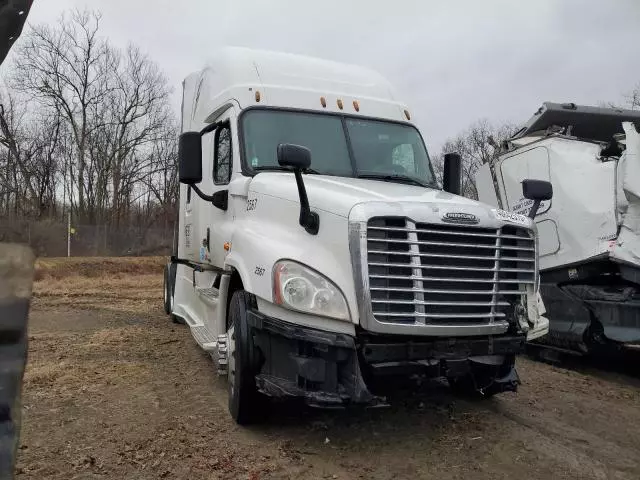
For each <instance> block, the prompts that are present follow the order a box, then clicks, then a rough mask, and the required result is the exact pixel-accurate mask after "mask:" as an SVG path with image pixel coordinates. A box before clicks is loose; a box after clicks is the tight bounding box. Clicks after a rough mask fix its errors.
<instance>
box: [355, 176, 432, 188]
mask: <svg viewBox="0 0 640 480" xmlns="http://www.w3.org/2000/svg"><path fill="white" fill-rule="evenodd" d="M358 178H366V179H371V180H382V181H384V182H399V183H407V184H409V185H417V186H419V187H425V188H427V187H431V186H432V185H429V184H427V183H425V182H423V181H421V180H418V179H417V178H413V177H410V176H408V175H398V174H392V173H361V174H360V175H358Z"/></svg>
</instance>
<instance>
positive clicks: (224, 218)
mask: <svg viewBox="0 0 640 480" xmlns="http://www.w3.org/2000/svg"><path fill="white" fill-rule="evenodd" d="M214 121H215V122H216V123H218V124H219V126H218V128H216V129H215V130H214V131H212V132H209V133H207V134H206V135H204V136H203V137H202V174H203V175H202V177H203V178H202V184H201V185H200V189H201V190H202V191H203V192H207V193H208V194H210V195H213V194H218V195H223V196H227V199H228V188H229V182H230V181H231V176H232V173H233V170H234V169H233V164H234V161H238V159H236V158H235V157H236V156H237V155H234V153H235V152H238V148H237V132H236V125H235V111H234V109H233V107H231V108H229V109H227V110H226V111H225V112H223V113H222V114H221V115H220V116H219V117H218V118H217V119H216V120H214ZM231 210H232V202H229V201H228V200H227V209H226V210H223V209H221V208H218V207H216V206H215V205H213V203H211V202H204V201H203V204H202V208H201V209H200V211H199V218H198V221H197V223H198V227H197V237H196V238H195V239H194V240H195V241H197V245H198V260H197V261H198V262H200V263H205V264H210V265H213V266H216V267H223V265H224V260H225V257H226V255H227V253H228V252H227V251H226V250H225V243H226V242H228V241H229V240H230V238H231V229H232V225H231V222H232V221H233V212H232V211H231Z"/></svg>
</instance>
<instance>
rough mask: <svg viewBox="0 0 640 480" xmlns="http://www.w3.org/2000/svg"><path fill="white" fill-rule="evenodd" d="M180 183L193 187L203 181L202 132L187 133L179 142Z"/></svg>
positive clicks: (181, 136)
mask: <svg viewBox="0 0 640 480" xmlns="http://www.w3.org/2000/svg"><path fill="white" fill-rule="evenodd" d="M178 172H179V177H180V183H185V184H187V185H193V184H195V183H200V182H201V181H202V137H201V135H200V132H185V133H183V134H181V135H180V138H179V140H178Z"/></svg>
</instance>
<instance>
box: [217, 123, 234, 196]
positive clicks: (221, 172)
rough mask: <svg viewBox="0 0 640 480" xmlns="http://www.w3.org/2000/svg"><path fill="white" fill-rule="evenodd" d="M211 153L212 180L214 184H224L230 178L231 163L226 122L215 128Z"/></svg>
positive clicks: (230, 147) (229, 127)
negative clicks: (212, 156)
mask: <svg viewBox="0 0 640 480" xmlns="http://www.w3.org/2000/svg"><path fill="white" fill-rule="evenodd" d="M213 155H214V161H213V181H214V182H215V184H216V185H226V184H227V183H229V181H230V180H231V169H232V165H233V158H232V142H231V126H230V125H229V124H228V123H226V124H223V125H221V126H220V127H219V128H218V129H217V130H216V134H215V145H214V153H213Z"/></svg>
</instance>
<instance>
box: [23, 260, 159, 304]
mask: <svg viewBox="0 0 640 480" xmlns="http://www.w3.org/2000/svg"><path fill="white" fill-rule="evenodd" d="M165 262H166V258H165V257H124V258H121V257H113V258H101V257H95V258H93V257H78V258H74V257H72V258H41V259H38V260H37V261H36V267H35V268H36V273H35V279H36V280H35V282H34V285H33V305H34V306H36V307H42V306H45V305H46V306H47V307H62V306H69V307H74V308H78V309H83V310H86V309H95V308H100V309H102V310H118V311H129V312H131V313H134V312H135V313H146V312H149V311H151V310H153V309H154V308H158V305H161V302H162V300H161V299H162V268H163V266H164V263H165Z"/></svg>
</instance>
